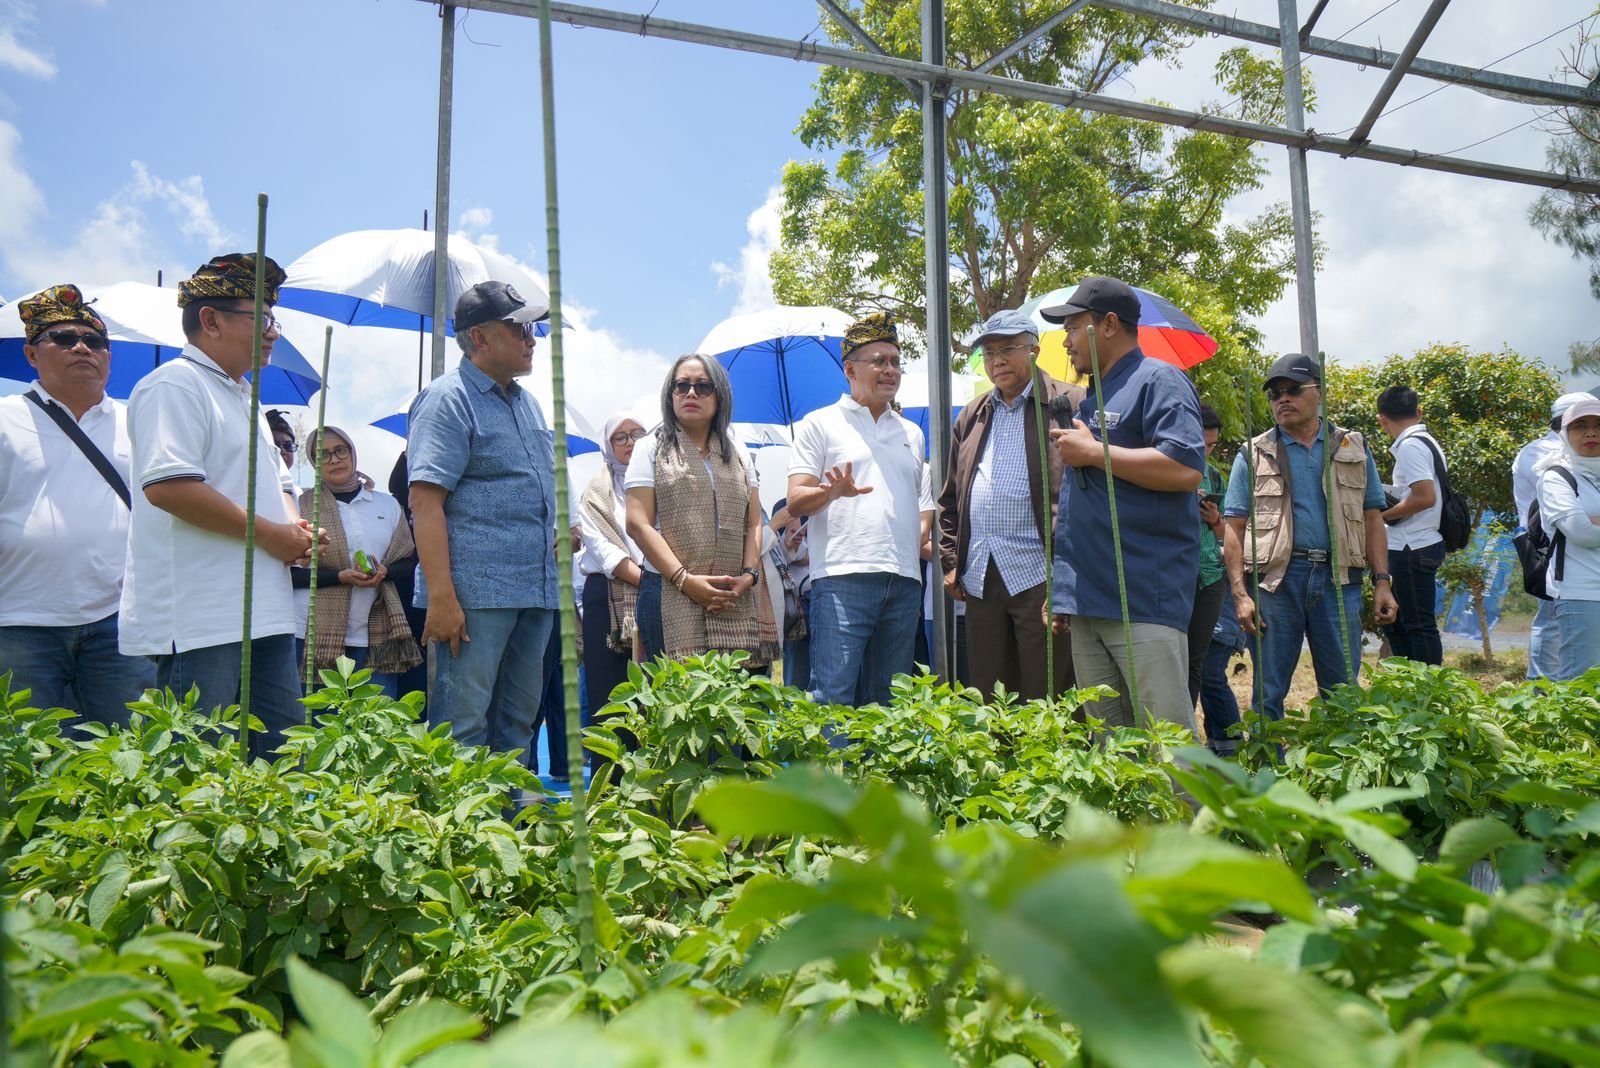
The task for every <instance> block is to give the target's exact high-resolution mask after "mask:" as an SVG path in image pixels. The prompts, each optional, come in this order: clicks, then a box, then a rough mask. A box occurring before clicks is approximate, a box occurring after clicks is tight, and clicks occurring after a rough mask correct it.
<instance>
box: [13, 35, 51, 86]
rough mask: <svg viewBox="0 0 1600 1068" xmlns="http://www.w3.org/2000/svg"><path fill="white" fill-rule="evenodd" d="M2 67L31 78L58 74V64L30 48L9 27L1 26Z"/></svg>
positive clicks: (46, 77) (45, 77) (49, 76)
mask: <svg viewBox="0 0 1600 1068" xmlns="http://www.w3.org/2000/svg"><path fill="white" fill-rule="evenodd" d="M0 68H7V69H10V70H14V71H16V72H17V73H18V74H26V75H28V76H29V77H31V78H44V79H50V78H54V77H55V76H56V65H55V64H54V63H52V62H51V61H50V59H49V57H47V56H45V55H43V54H41V53H39V52H36V51H34V50H33V49H31V48H28V47H27V46H26V45H24V44H23V43H22V42H21V41H19V40H17V35H16V34H15V33H14V32H12V30H11V29H10V28H7V27H0Z"/></svg>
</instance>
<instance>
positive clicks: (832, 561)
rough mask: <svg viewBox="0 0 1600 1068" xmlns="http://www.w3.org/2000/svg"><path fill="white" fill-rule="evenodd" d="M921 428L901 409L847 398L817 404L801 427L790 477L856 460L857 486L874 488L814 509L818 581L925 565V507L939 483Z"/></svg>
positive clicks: (916, 570) (811, 528) (913, 574)
mask: <svg viewBox="0 0 1600 1068" xmlns="http://www.w3.org/2000/svg"><path fill="white" fill-rule="evenodd" d="M922 456H923V444H922V431H921V430H919V429H918V428H917V425H916V424H915V423H913V422H911V421H910V420H907V419H904V418H902V417H901V416H900V415H899V414H898V413H896V412H893V411H889V410H885V411H884V413H883V415H881V416H879V417H878V418H877V419H876V420H874V419H873V418H872V412H871V411H870V410H869V409H867V408H864V407H862V406H861V405H860V404H857V403H856V402H855V401H854V400H852V399H851V398H850V397H849V396H843V397H840V398H839V402H838V403H837V404H831V405H829V406H828V407H826V408H818V409H817V410H816V411H814V412H812V413H811V414H810V415H808V416H806V417H805V419H803V420H802V421H801V422H800V425H799V426H797V427H796V428H795V432H794V446H793V448H792V450H791V452H790V454H789V475H790V477H793V476H795V475H810V476H812V477H813V478H817V479H821V478H822V477H823V475H824V474H826V473H827V472H829V471H831V470H833V468H834V467H843V466H844V465H845V464H846V463H850V464H851V465H853V466H852V471H853V473H854V476H855V482H856V485H857V486H871V487H872V492H871V493H863V494H861V495H860V496H857V497H842V498H840V499H839V500H836V501H833V502H831V503H830V504H828V505H827V506H826V507H824V508H823V509H822V511H820V512H817V513H816V514H814V515H812V517H811V521H810V522H809V523H808V524H807V531H806V538H807V540H808V541H809V542H810V546H811V578H812V581H815V580H817V579H821V578H827V577H829V576H830V575H856V574H874V573H876V574H883V573H888V574H893V575H902V576H904V577H906V578H913V579H917V578H920V577H921V575H922V571H921V563H922V556H921V552H920V550H921V545H922V513H923V512H931V511H933V489H932V486H931V485H930V479H929V476H928V471H927V465H926V464H924V463H923V462H922Z"/></svg>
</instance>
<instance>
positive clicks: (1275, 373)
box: [1261, 352, 1322, 389]
mask: <svg viewBox="0 0 1600 1068" xmlns="http://www.w3.org/2000/svg"><path fill="white" fill-rule="evenodd" d="M1280 378H1287V379H1288V380H1289V381H1291V382H1299V383H1300V384H1302V385H1304V384H1306V383H1308V382H1315V383H1317V384H1319V385H1320V384H1321V383H1322V365H1321V364H1319V363H1318V362H1317V361H1316V360H1313V359H1312V358H1311V357H1310V356H1306V355H1304V354H1303V353H1299V352H1286V353H1284V354H1283V355H1282V356H1279V357H1278V358H1277V359H1276V360H1273V361H1272V366H1271V367H1269V368H1267V377H1266V379H1265V380H1264V381H1263V382H1262V383H1261V388H1262V389H1266V388H1267V387H1268V386H1270V385H1272V383H1273V382H1275V381H1277V380H1278V379H1280Z"/></svg>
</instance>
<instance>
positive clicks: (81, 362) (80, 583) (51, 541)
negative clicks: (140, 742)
mask: <svg viewBox="0 0 1600 1068" xmlns="http://www.w3.org/2000/svg"><path fill="white" fill-rule="evenodd" d="M17 311H18V314H19V316H20V318H21V319H22V325H23V334H24V337H25V338H26V339H27V340H26V343H25V344H24V345H23V346H22V353H23V355H24V356H25V357H27V360H28V363H30V364H32V365H33V368H34V370H35V371H37V372H38V376H39V377H38V378H37V379H36V380H35V381H34V383H33V385H32V387H31V388H30V389H29V390H28V391H27V392H26V393H24V394H22V395H20V396H13V397H5V398H0V672H5V671H11V672H13V675H12V679H11V689H12V690H14V691H15V690H32V691H33V697H32V699H31V703H32V704H33V705H35V706H37V707H39V708H67V709H71V710H72V711H74V712H76V713H78V714H79V715H80V716H81V717H83V718H84V719H86V720H92V721H94V722H96V723H103V724H106V725H107V726H110V725H112V724H126V723H127V720H128V710H127V704H128V702H129V701H136V700H138V699H139V696H140V695H141V694H142V693H143V692H144V690H145V688H146V687H148V686H151V685H153V684H154V682H155V669H154V667H153V666H152V665H151V663H150V661H149V660H148V659H146V658H144V657H142V656H123V655H122V654H121V653H120V652H118V650H117V629H118V616H117V606H118V602H119V601H120V599H121V596H122V575H123V567H124V557H125V555H126V554H127V549H128V500H127V496H128V488H127V483H128V452H129V448H128V416H127V409H126V408H124V406H123V405H122V404H120V403H119V402H117V401H114V400H112V399H111V398H110V397H108V396H106V380H107V378H108V377H109V376H110V374H111V350H110V346H109V344H108V342H107V340H106V324H105V323H104V322H103V321H102V320H101V318H100V316H98V315H96V314H95V312H94V310H93V309H92V308H90V307H88V306H87V305H86V304H85V303H84V300H83V294H82V293H81V292H79V290H78V287H77V286H73V285H59V286H52V287H50V288H49V289H46V290H44V291H42V292H40V293H37V294H35V295H34V296H32V297H28V298H25V299H23V300H21V301H19V302H18V303H17Z"/></svg>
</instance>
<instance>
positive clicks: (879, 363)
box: [845, 356, 905, 371]
mask: <svg viewBox="0 0 1600 1068" xmlns="http://www.w3.org/2000/svg"><path fill="white" fill-rule="evenodd" d="M845 362H846V363H864V364H867V365H869V366H871V367H872V368H874V369H876V370H879V371H898V370H900V368H902V367H904V366H905V364H903V363H901V362H900V357H898V356H874V357H873V358H872V359H870V360H867V359H862V358H860V357H858V356H852V357H850V358H849V359H848V360H846V361H845Z"/></svg>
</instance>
